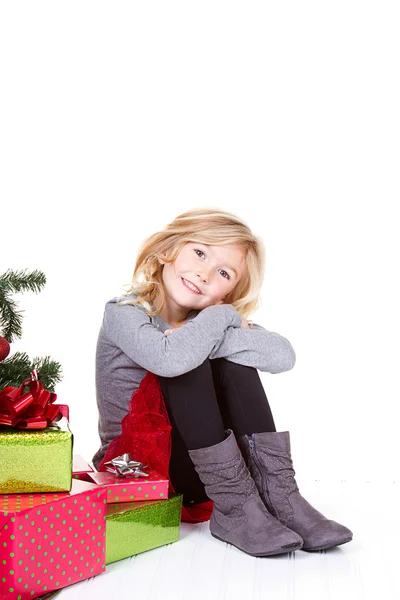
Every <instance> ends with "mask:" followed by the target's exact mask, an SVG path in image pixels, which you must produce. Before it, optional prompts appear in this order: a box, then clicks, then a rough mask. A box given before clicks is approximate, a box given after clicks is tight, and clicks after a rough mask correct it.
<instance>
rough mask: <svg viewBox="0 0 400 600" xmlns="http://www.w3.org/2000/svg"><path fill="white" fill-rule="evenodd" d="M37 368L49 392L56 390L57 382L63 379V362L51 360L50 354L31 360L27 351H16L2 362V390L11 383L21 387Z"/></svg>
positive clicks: (0, 378) (0, 383)
mask: <svg viewBox="0 0 400 600" xmlns="http://www.w3.org/2000/svg"><path fill="white" fill-rule="evenodd" d="M33 369H37V371H38V376H39V379H40V381H41V382H42V383H43V386H44V388H45V389H46V390H48V391H49V392H54V391H55V385H56V383H59V382H60V381H61V379H62V368H61V364H60V363H59V362H57V361H54V360H51V358H50V356H45V357H44V358H38V357H36V358H34V359H33V360H31V359H30V358H29V356H28V355H27V354H26V353H25V352H16V353H15V354H13V355H12V356H11V357H8V358H6V359H5V360H3V361H2V362H0V390H1V389H3V388H5V387H7V386H8V385H11V386H13V387H20V385H21V384H22V382H23V381H24V379H26V378H27V377H30V376H31V371H33Z"/></svg>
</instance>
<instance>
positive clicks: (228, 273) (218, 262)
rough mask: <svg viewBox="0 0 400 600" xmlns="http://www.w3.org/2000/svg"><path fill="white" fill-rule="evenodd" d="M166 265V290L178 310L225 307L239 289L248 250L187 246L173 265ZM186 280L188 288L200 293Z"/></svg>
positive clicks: (164, 279)
mask: <svg viewBox="0 0 400 600" xmlns="http://www.w3.org/2000/svg"><path fill="white" fill-rule="evenodd" d="M164 256H166V254H165V253H164ZM160 262H163V261H160ZM163 264H164V269H163V281H164V286H165V289H166V292H167V297H169V299H170V301H172V302H173V303H175V308H189V309H192V308H195V309H198V310H203V308H206V307H207V306H212V305H214V304H223V303H224V298H225V297H226V296H227V295H228V294H229V293H230V292H231V291H232V290H233V289H234V287H235V286H236V285H237V283H238V281H239V280H240V278H241V277H242V275H243V273H244V270H245V250H244V249H243V248H240V247H239V246H235V245H232V246H211V245H208V244H200V243H198V242H187V243H186V244H185V245H184V246H183V248H181V250H180V252H179V253H178V255H177V257H176V259H175V261H174V263H172V264H168V263H167V264H165V263H163ZM184 280H186V282H187V283H188V285H190V284H194V285H195V286H196V288H197V289H198V290H199V291H200V293H196V292H194V291H192V290H191V289H189V287H188V286H187V285H186V284H185V281H184Z"/></svg>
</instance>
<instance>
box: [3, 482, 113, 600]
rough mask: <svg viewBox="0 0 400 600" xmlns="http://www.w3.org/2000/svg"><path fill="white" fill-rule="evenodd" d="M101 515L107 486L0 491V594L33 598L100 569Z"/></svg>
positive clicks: (22, 599) (12, 598)
mask: <svg viewBox="0 0 400 600" xmlns="http://www.w3.org/2000/svg"><path fill="white" fill-rule="evenodd" d="M29 503H31V504H32V505H31V506H27V504H29ZM105 519H106V491H105V490H104V489H99V488H98V486H96V485H94V484H90V483H86V482H83V481H73V482H72V489H71V492H70V493H69V494H31V495H28V494H26V495H25V494H24V495H17V494H10V495H4V496H0V570H1V577H0V598H2V599H5V600H25V599H27V598H36V597H38V596H41V595H43V594H47V593H49V592H51V591H54V590H58V589H61V588H63V587H65V586H68V585H71V584H73V583H76V582H77V581H82V580H83V579H87V578H89V577H93V576H94V575H97V574H99V573H102V572H103V571H105V568H106V567H105V534H106V520H105Z"/></svg>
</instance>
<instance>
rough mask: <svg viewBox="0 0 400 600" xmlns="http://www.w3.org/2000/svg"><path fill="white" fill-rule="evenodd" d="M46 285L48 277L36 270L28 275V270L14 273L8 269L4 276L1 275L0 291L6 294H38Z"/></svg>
mask: <svg viewBox="0 0 400 600" xmlns="http://www.w3.org/2000/svg"><path fill="white" fill-rule="evenodd" d="M45 285H46V275H45V274H44V273H43V272H42V271H39V270H38V269H35V270H34V271H32V272H31V273H27V272H26V269H23V270H22V271H13V270H12V269H8V271H6V272H5V273H3V275H0V289H3V290H5V291H6V292H35V293H36V294H37V293H38V292H40V291H41V290H42V288H43V287H44V286H45Z"/></svg>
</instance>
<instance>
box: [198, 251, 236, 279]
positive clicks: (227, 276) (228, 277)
mask: <svg viewBox="0 0 400 600" xmlns="http://www.w3.org/2000/svg"><path fill="white" fill-rule="evenodd" d="M194 251H195V252H196V253H197V252H201V253H202V254H204V252H203V250H200V249H199V248H195V249H194ZM197 256H199V255H198V254H197ZM204 256H205V254H204ZM222 273H225V274H226V277H225V275H224V278H225V279H230V275H229V273H227V272H226V271H224V270H222Z"/></svg>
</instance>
